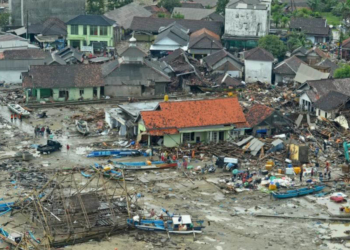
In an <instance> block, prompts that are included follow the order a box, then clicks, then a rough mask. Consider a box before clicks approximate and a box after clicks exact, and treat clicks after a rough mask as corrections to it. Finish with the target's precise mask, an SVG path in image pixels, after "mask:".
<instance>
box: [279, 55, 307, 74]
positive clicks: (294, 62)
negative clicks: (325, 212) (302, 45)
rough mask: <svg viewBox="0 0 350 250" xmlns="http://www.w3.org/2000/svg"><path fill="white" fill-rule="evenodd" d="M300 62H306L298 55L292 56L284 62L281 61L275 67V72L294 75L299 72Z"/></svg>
mask: <svg viewBox="0 0 350 250" xmlns="http://www.w3.org/2000/svg"><path fill="white" fill-rule="evenodd" d="M300 64H306V63H305V62H304V61H302V60H300V59H299V58H298V57H296V56H292V57H290V58H288V59H286V60H284V61H283V62H281V63H279V64H278V65H277V66H276V67H275V68H274V73H275V74H286V75H294V74H296V73H297V71H298V68H299V66H300Z"/></svg>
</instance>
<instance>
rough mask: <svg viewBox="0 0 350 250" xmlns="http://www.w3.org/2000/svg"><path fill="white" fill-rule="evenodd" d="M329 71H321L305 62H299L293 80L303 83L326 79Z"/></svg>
mask: <svg viewBox="0 0 350 250" xmlns="http://www.w3.org/2000/svg"><path fill="white" fill-rule="evenodd" d="M328 77H329V73H323V72H321V71H318V70H316V69H314V68H311V67H310V66H308V65H307V64H300V66H299V69H298V71H297V74H296V75H295V78H294V81H296V82H299V83H304V82H306V81H310V80H320V79H327V78H328Z"/></svg>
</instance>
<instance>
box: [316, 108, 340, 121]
mask: <svg viewBox="0 0 350 250" xmlns="http://www.w3.org/2000/svg"><path fill="white" fill-rule="evenodd" d="M316 115H317V116H318V117H324V118H326V119H334V118H335V112H334V111H331V112H326V111H324V110H321V109H316Z"/></svg>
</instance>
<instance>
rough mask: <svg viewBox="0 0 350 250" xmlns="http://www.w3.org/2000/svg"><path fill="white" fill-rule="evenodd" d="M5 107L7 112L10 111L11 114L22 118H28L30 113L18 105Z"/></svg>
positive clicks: (12, 104) (11, 104)
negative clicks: (7, 109)
mask: <svg viewBox="0 0 350 250" xmlns="http://www.w3.org/2000/svg"><path fill="white" fill-rule="evenodd" d="M7 107H8V108H9V110H11V112H12V113H15V114H17V115H21V116H23V117H25V116H30V112H29V111H28V110H25V109H24V108H22V106H20V105H18V104H14V103H9V104H7Z"/></svg>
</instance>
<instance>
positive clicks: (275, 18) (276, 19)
mask: <svg viewBox="0 0 350 250" xmlns="http://www.w3.org/2000/svg"><path fill="white" fill-rule="evenodd" d="M281 19H282V15H281V14H278V13H275V14H273V15H272V21H273V22H274V23H275V26H276V28H277V27H278V25H279V23H280V21H281Z"/></svg>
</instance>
